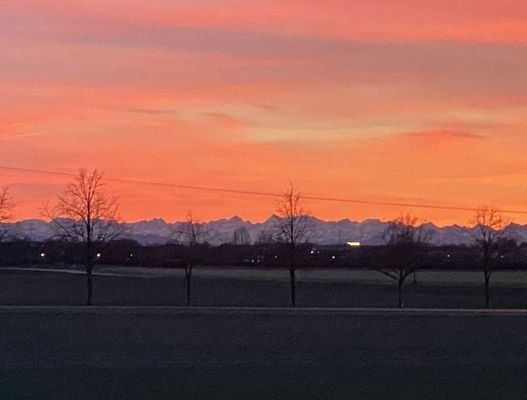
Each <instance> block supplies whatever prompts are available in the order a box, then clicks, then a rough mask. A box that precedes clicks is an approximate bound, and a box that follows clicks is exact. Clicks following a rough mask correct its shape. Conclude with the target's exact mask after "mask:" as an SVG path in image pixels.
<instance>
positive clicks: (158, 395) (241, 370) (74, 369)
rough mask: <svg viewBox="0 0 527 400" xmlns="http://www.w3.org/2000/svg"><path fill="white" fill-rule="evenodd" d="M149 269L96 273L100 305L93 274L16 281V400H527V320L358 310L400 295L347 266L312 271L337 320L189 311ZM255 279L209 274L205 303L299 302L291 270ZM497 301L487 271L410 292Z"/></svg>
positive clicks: (509, 284)
mask: <svg viewBox="0 0 527 400" xmlns="http://www.w3.org/2000/svg"><path fill="white" fill-rule="evenodd" d="M104 271H105V272H104ZM104 271H103V272H104V273H110V274H111V273H112V270H111V269H110V270H104ZM119 271H121V270H119ZM122 271H123V273H124V270H122ZM154 272H155V271H154ZM142 273H143V272H142V271H135V270H131V271H128V272H126V274H129V275H128V276H97V277H95V292H94V295H95V297H94V301H95V304H96V305H98V306H101V307H93V308H87V307H83V306H79V305H82V304H83V303H84V301H85V281H84V277H83V276H82V275H74V274H69V273H68V274H65V273H53V272H30V271H7V270H0V399H1V400H3V399H36V400H40V399H49V400H60V399H68V400H69V399H94V400H99V399H132V400H135V399H137V400H139V399H141V400H142V399H192V400H194V399H196V400H199V399H299V400H300V399H302V400H306V399H360V400H362V399H411V400H412V399H522V400H523V399H526V398H527V378H525V376H526V375H527V374H526V372H527V313H525V312H523V311H521V310H517V311H512V312H511V311H494V312H492V313H490V314H488V313H481V312H478V311H469V312H465V311H461V310H460V311H458V312H452V311H450V312H446V311H440V312H437V311H420V312H415V311H404V312H403V313H401V312H399V311H397V310H393V311H375V310H369V311H368V310H362V311H361V310H345V309H342V307H393V306H394V305H395V304H396V297H397V296H396V290H395V287H394V285H393V284H391V282H390V281H387V280H384V279H383V278H382V277H380V276H378V275H370V274H361V273H355V272H353V273H352V275H351V277H350V276H349V272H346V271H344V272H338V273H337V272H335V275H334V276H331V273H329V272H327V273H326V272H324V274H322V275H320V274H319V275H317V274H316V273H312V274H309V273H301V274H299V275H300V280H299V283H298V304H299V305H300V306H301V307H337V308H335V309H317V310H313V309H312V310H288V309H285V308H282V309H273V310H269V309H267V310H265V309H260V310H254V309H253V310H248V309H245V310H244V309H230V310H229V309H222V310H220V309H214V310H212V309H203V308H196V307H193V308H190V309H186V308H184V307H178V306H181V305H183V304H184V301H185V291H184V281H183V279H182V276H181V274H178V273H177V272H176V273H174V272H171V271H168V272H164V271H161V272H160V273H158V272H155V273H150V272H149V275H148V277H144V276H143V277H139V276H133V275H134V274H136V275H137V274H142ZM130 274H131V275H130ZM328 274H329V275H328ZM242 275H243V271H242V272H236V271H235V272H232V271H231V272H229V273H227V272H225V273H224V272H221V273H220V274H219V275H218V274H217V273H216V272H215V271H212V272H211V271H208V272H207V271H205V270H203V271H200V270H197V272H196V276H195V278H196V279H194V280H193V295H194V297H193V305H194V306H209V307H210V306H214V307H224V306H240V307H256V306H257V307H260V306H264V307H287V306H288V304H289V290H288V288H289V286H288V281H287V272H284V273H283V274H282V273H281V272H280V271H278V272H276V271H271V272H266V271H263V272H258V273H254V274H252V273H250V274H249V275H247V274H246V275H243V276H242ZM282 275H283V276H282ZM240 277H242V278H243V279H240ZM322 278H323V279H322ZM525 278H526V276H525V274H524V273H522V274H516V273H507V274H504V275H502V276H497V277H496V282H495V285H494V288H493V305H494V307H496V308H513V309H520V308H525V307H526V305H527V287H526V285H525V283H526V282H527V280H526V279H525ZM482 301H483V296H482V288H481V285H480V283H479V275H478V274H474V273H470V274H457V275H456V274H450V275H448V276H446V277H445V275H443V274H437V273H432V272H430V273H424V272H423V273H422V274H420V275H418V279H417V285H414V284H413V283H412V284H410V285H409V286H408V287H407V290H406V303H407V305H408V306H409V307H422V308H473V309H475V308H478V307H481V306H482ZM23 304H25V305H28V306H27V307H19V306H16V305H23ZM1 305H4V307H2V306H1ZM8 305H15V306H8ZM40 305H48V306H50V307H44V308H42V307H35V306H40ZM71 305H73V306H75V305H77V306H79V307H68V306H71ZM122 305H124V306H129V307H124V308H123V307H114V306H122ZM137 306H144V307H137ZM159 306H162V307H161V308H159ZM163 306H164V307H163ZM174 306H175V307H174ZM338 308H341V309H340V310H339V309H338Z"/></svg>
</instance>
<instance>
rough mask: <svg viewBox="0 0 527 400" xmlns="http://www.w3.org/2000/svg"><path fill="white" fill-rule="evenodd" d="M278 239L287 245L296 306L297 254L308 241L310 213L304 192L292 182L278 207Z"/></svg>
mask: <svg viewBox="0 0 527 400" xmlns="http://www.w3.org/2000/svg"><path fill="white" fill-rule="evenodd" d="M276 213H277V217H278V218H277V221H276V235H277V240H278V241H279V242H281V243H283V244H285V245H286V246H287V263H288V267H289V278H290V288H291V305H292V306H293V307H295V306H296V267H297V266H296V263H295V261H296V255H297V251H298V248H299V246H300V245H301V244H303V243H305V242H307V240H308V234H309V214H308V212H307V211H306V208H305V206H304V200H303V197H302V194H301V193H300V192H298V191H296V190H295V187H294V185H293V183H292V182H290V183H289V188H288V189H287V190H286V191H285V192H284V194H283V195H282V197H281V198H280V200H279V202H278V206H277V208H276Z"/></svg>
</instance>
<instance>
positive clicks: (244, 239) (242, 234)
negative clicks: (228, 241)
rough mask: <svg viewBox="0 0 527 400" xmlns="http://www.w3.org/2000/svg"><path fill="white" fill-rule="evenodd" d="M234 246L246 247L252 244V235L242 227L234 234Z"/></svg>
mask: <svg viewBox="0 0 527 400" xmlns="http://www.w3.org/2000/svg"><path fill="white" fill-rule="evenodd" d="M232 244H235V245H237V246H244V245H248V244H251V235H249V232H248V231H247V228H246V227H245V226H241V227H239V228H238V229H236V230H235V231H234V232H233V233H232Z"/></svg>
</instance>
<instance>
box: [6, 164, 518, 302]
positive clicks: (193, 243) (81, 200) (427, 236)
mask: <svg viewBox="0 0 527 400" xmlns="http://www.w3.org/2000/svg"><path fill="white" fill-rule="evenodd" d="M14 205H15V203H14V201H13V198H12V196H11V195H10V192H9V189H8V188H4V189H2V190H1V191H0V240H2V239H3V238H4V236H5V233H6V231H5V230H2V229H1V226H2V224H3V223H5V222H6V221H8V220H9V219H10V218H11V212H12V210H13V208H14ZM276 213H277V216H278V218H277V220H276V221H277V222H276V229H275V232H273V233H271V234H270V235H269V237H268V238H267V240H272V241H276V242H279V243H282V244H284V245H285V247H286V249H287V257H286V264H287V268H288V270H289V277H290V296H291V305H292V306H293V307H295V306H296V272H297V268H298V267H299V265H297V263H298V261H297V260H298V259H299V257H298V252H299V250H300V249H301V248H302V247H303V246H304V245H305V244H306V243H307V242H308V240H309V235H310V226H309V221H310V218H309V213H308V211H307V209H306V207H305V205H304V199H303V196H302V195H301V193H300V192H298V191H297V190H296V189H295V187H294V185H293V184H292V183H290V185H289V188H288V189H287V191H286V192H285V193H284V194H283V196H282V197H281V198H280V199H279V201H278V204H277V208H276ZM44 216H45V217H47V218H48V219H49V220H50V221H51V223H52V225H53V227H54V229H55V231H56V233H57V237H58V238H60V239H62V240H66V241H71V242H76V243H81V244H82V247H83V255H82V256H83V257H82V258H83V261H84V267H85V271H86V287H87V301H86V304H87V305H91V304H92V297H93V270H94V267H95V264H96V262H97V254H98V252H99V251H100V250H101V249H102V248H104V246H105V245H108V244H109V243H110V242H112V241H114V240H115V239H117V238H118V237H119V236H120V235H121V234H122V233H123V230H122V225H121V224H120V223H119V222H120V216H119V212H118V204H117V200H116V198H115V197H112V196H109V195H108V194H107V193H106V191H105V183H104V180H103V174H102V173H100V172H99V171H98V170H96V169H95V170H93V171H87V170H85V169H81V170H80V171H79V173H78V175H77V176H76V177H75V178H74V180H73V181H72V182H71V183H69V184H68V185H67V186H66V188H65V190H64V192H63V193H62V194H61V195H59V196H58V198H57V201H56V202H55V203H54V204H46V205H45V207H44ZM508 222H509V221H506V220H505V219H504V218H503V216H502V215H501V214H500V213H499V212H497V211H496V210H493V209H490V208H481V209H480V210H478V212H477V214H476V216H475V219H474V221H473V224H474V226H475V229H474V230H473V231H472V232H473V235H474V241H475V244H476V246H477V247H478V249H479V251H480V254H481V270H482V272H483V276H484V282H485V285H484V286H485V304H486V306H487V307H490V280H491V277H492V273H493V270H494V269H495V266H496V264H497V262H498V261H499V259H500V258H501V257H503V256H504V254H505V253H506V252H508V251H509V250H510V249H511V248H512V247H513V245H514V242H513V241H512V240H511V239H509V238H507V237H506V235H505V227H506V226H507V225H508ZM173 236H174V241H175V242H177V243H179V244H181V245H184V246H185V248H186V249H187V255H186V257H185V260H186V261H185V263H184V271H185V284H186V299H187V305H190V304H191V283H192V273H193V269H194V267H195V265H196V264H197V263H198V262H199V251H200V247H201V246H203V245H204V244H205V243H206V242H207V241H209V240H210V239H211V238H210V235H209V233H208V232H207V231H206V230H204V228H203V225H202V224H201V223H200V222H199V221H197V220H196V219H195V218H194V217H193V215H192V214H191V213H189V214H188V216H187V221H186V223H185V224H183V225H182V228H181V229H180V230H178V231H177V232H174V235H173ZM234 238H235V242H240V243H245V242H246V241H247V238H246V237H244V232H241V231H240V232H235V233H234ZM385 239H386V246H385V252H384V254H383V257H382V260H380V262H379V267H378V268H377V269H378V271H379V272H381V273H383V274H384V275H385V276H387V277H389V278H390V279H393V280H394V281H396V282H397V285H398V293H399V295H398V305H399V307H404V299H403V289H404V286H405V283H406V281H407V279H408V278H409V277H410V276H412V275H414V276H415V272H416V270H418V269H419V268H421V267H422V266H423V262H422V261H423V260H424V259H425V254H426V253H427V250H428V249H429V247H430V246H431V240H432V232H431V231H430V230H428V229H427V228H426V225H425V224H423V223H420V221H419V219H418V218H417V217H415V216H414V215H412V214H411V213H407V214H403V215H401V216H400V217H398V218H396V219H394V220H393V221H391V222H390V223H389V225H388V228H387V230H386V232H385Z"/></svg>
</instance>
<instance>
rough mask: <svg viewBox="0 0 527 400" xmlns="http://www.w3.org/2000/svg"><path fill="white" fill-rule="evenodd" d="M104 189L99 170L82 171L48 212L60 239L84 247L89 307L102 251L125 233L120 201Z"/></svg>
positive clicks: (45, 211)
mask: <svg viewBox="0 0 527 400" xmlns="http://www.w3.org/2000/svg"><path fill="white" fill-rule="evenodd" d="M104 186H105V184H104V181H103V174H102V173H101V172H99V171H98V170H97V169H94V170H93V171H88V170H86V169H80V170H79V173H78V175H77V176H76V177H75V178H74V180H73V182H71V183H69V184H68V185H67V186H66V189H65V191H64V193H63V194H61V195H60V196H58V200H57V203H56V204H55V205H53V206H49V205H46V206H45V208H44V214H45V216H46V217H47V218H49V219H50V220H51V224H52V226H53V228H54V229H55V231H56V233H57V236H59V237H60V238H61V239H63V240H67V241H72V242H78V243H82V244H83V247H84V254H83V259H84V267H85V270H86V285H87V300H86V304H87V305H91V304H92V293H93V277H92V275H93V268H94V266H95V264H96V261H97V258H98V256H100V254H99V253H98V251H100V249H101V247H104V246H105V245H106V244H108V243H109V242H111V241H113V240H115V239H116V238H117V237H118V236H119V235H120V234H121V233H122V228H121V225H120V224H119V214H118V205H117V200H116V198H115V197H110V196H108V195H107V194H106V193H105V191H104Z"/></svg>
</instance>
